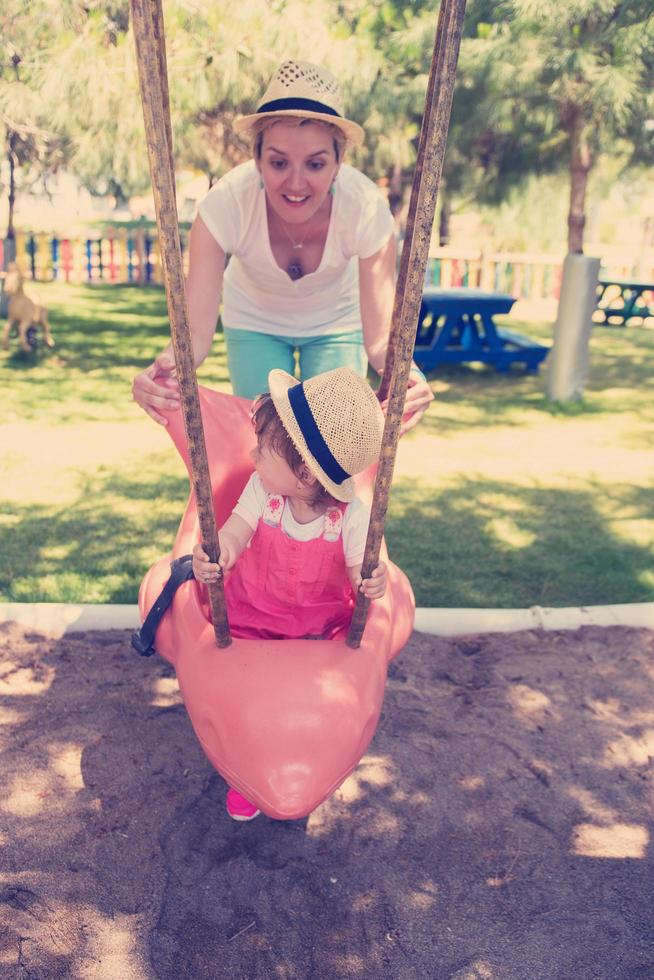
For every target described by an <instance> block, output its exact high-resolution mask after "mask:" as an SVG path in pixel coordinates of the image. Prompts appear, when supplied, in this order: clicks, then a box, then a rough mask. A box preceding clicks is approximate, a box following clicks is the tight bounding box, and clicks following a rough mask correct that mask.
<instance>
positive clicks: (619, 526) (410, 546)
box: [0, 284, 654, 607]
mask: <svg viewBox="0 0 654 980" xmlns="http://www.w3.org/2000/svg"><path fill="white" fill-rule="evenodd" d="M38 288H39V292H41V294H42V297H43V299H44V300H45V301H46V302H47V304H48V305H49V308H50V311H51V317H50V318H51V322H52V326H53V333H54V336H55V338H56V340H57V347H56V348H55V350H54V351H39V352H38V353H37V355H36V356H25V355H23V354H21V353H19V352H17V350H16V348H17V345H16V342H15V340H14V341H13V346H12V349H11V351H10V353H9V354H5V353H1V354H0V383H1V384H2V390H3V391H4V392H5V393H6V395H7V397H6V398H5V401H4V412H3V419H2V421H1V422H0V445H2V447H3V480H2V486H1V487H0V535H1V538H2V545H3V546H2V549H1V550H0V601H5V602H6V601H25V602H26V601H57V602H134V601H135V597H136V593H137V590H138V584H139V582H140V579H141V578H142V575H143V573H144V572H145V570H146V569H147V567H148V566H149V565H150V564H151V563H152V562H153V561H154V560H155V559H156V558H157V557H159V556H160V555H161V554H163V553H165V552H167V551H168V550H169V548H170V545H171V542H172V539H173V537H174V534H175V529H176V526H177V523H178V521H179V518H180V516H181V513H182V510H183V507H184V502H185V500H186V496H187V492H188V483H187V479H186V475H185V471H184V469H183V467H182V464H181V462H180V461H179V459H178V458H177V456H176V453H175V452H174V450H173V449H172V447H171V446H169V444H168V443H167V440H166V437H165V434H164V433H163V430H161V429H160V428H159V427H156V426H155V425H154V423H150V422H149V420H147V419H146V417H145V416H144V415H143V414H142V413H141V412H140V411H139V410H138V409H137V408H136V406H135V405H134V403H133V402H132V400H131V394H130V386H131V381H132V378H133V376H134V374H135V373H136V371H137V370H138V369H139V368H141V367H143V366H145V365H146V364H148V363H150V361H151V360H152V357H153V356H154V354H155V353H157V352H158V351H159V350H160V349H161V348H162V347H163V345H164V343H165V342H166V340H167V336H168V326H167V320H166V312H165V299H164V296H163V293H162V291H161V290H157V289H141V288H138V287H110V286H94V287H84V286H65V285H63V284H49V285H47V286H45V285H44V286H39V287H38ZM507 322H508V323H510V324H511V326H512V328H513V329H516V330H518V331H520V332H523V333H527V334H531V335H532V336H534V337H541V338H543V339H545V340H549V338H550V335H551V325H549V324H545V323H528V324H527V323H520V322H519V321H517V320H515V319H512V318H508V320H507ZM653 348H654V330H652V329H647V328H642V327H628V328H626V329H619V328H605V327H598V328H596V329H595V331H594V334H593V338H592V353H591V375H590V380H589V383H588V386H587V390H586V397H585V399H584V402H583V403H582V404H577V405H573V406H569V407H567V408H562V407H560V406H556V405H552V404H551V403H549V402H548V400H547V398H546V396H545V384H544V373H541V375H540V376H535V375H523V374H519V373H511V374H508V375H501V374H497V373H495V372H493V371H490V370H488V369H484V368H474V367H448V368H444V369H441V370H439V371H437V372H434V373H433V375H432V378H431V381H432V385H433V388H434V392H435V394H436V401H435V404H434V406H433V408H432V409H431V411H430V413H429V414H428V416H427V417H426V419H425V420H424V422H423V424H422V425H421V426H419V427H418V429H417V430H416V431H415V432H414V433H412V434H411V435H410V436H409V437H407V438H406V439H405V440H404V441H403V445H402V447H401V452H400V454H399V456H398V464H397V468H396V479H395V485H394V490H393V497H392V501H391V505H390V508H389V515H388V522H387V540H388V543H389V549H390V551H391V555H392V557H393V558H394V559H395V561H397V563H398V564H400V565H401V566H402V568H404V569H405V571H406V572H407V573H408V574H409V576H410V578H411V581H412V583H413V586H414V589H415V592H416V599H417V601H418V604H419V605H426V606H449V607H452V606H491V607H511V606H515V607H523V606H528V605H532V604H540V605H579V604H588V605H590V604H600V603H611V602H638V601H651V600H652V598H653V596H654V559H653V547H652V545H653V541H654V516H653V515H654V508H653V506H652V504H653V499H652V498H653V497H654V481H653V479H652V476H653V475H654V464H652V459H651V448H652V444H653V440H652V434H653V430H654V404H653V400H652V398H651V393H650V391H649V390H648V388H651V381H652V374H653V372H652V368H651V363H652V353H653ZM200 381H201V383H204V384H209V385H212V386H217V387H221V388H226V389H228V388H229V380H228V375H227V370H226V366H225V352H224V345H223V341H222V336H221V335H218V336H217V338H216V342H215V345H214V352H213V354H212V357H211V358H210V359H209V362H208V363H206V364H205V365H203V367H202V369H201V371H200Z"/></svg>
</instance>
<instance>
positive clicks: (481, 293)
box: [414, 286, 549, 372]
mask: <svg viewBox="0 0 654 980" xmlns="http://www.w3.org/2000/svg"><path fill="white" fill-rule="evenodd" d="M514 303H515V299H514V297H513V296H509V295H508V294H505V293H491V292H486V291H485V290H483V289H439V288H437V287H435V286H427V287H426V288H425V290H424V292H423V295H422V303H421V305H420V315H419V318H418V329H417V332H416V346H415V350H414V359H415V362H416V364H417V365H418V366H419V367H420V368H421V369H422V370H423V371H430V370H432V369H433V368H435V367H437V366H438V365H439V364H462V363H464V362H468V361H480V362H481V363H482V364H490V365H492V366H493V367H494V368H495V370H496V371H508V370H509V368H510V366H511V365H512V364H521V365H522V366H523V367H524V370H525V371H530V372H537V371H538V368H539V366H540V363H541V361H543V359H544V358H545V357H546V356H547V354H548V352H549V347H545V346H543V345H542V344H539V343H537V342H536V341H535V340H532V339H531V338H530V337H525V336H523V335H522V334H518V333H515V332H514V331H512V330H505V329H504V328H501V327H498V326H497V324H496V323H495V317H496V316H497V315H498V314H501V313H508V312H509V311H510V310H511V307H512V306H513V304H514Z"/></svg>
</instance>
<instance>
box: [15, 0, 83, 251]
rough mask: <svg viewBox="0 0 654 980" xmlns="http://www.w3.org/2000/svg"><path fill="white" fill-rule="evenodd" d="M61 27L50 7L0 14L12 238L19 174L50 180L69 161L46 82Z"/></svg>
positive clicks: (34, 6) (27, 178) (19, 6)
mask: <svg viewBox="0 0 654 980" xmlns="http://www.w3.org/2000/svg"><path fill="white" fill-rule="evenodd" d="M55 33H56V25H55V22H54V21H53V18H52V16H51V10H50V8H47V7H46V6H44V5H40V4H37V3H34V4H32V6H31V8H30V10H29V11H28V10H27V9H26V6H25V4H21V3H17V2H8V3H7V4H6V5H4V6H3V10H2V13H1V14H0V134H1V137H2V142H3V146H4V156H5V159H6V161H7V171H8V180H7V183H8V187H7V194H8V220H7V232H6V237H7V238H8V239H13V238H14V208H15V202H16V193H17V186H18V175H19V173H20V174H21V177H22V182H23V183H27V182H29V181H30V180H31V181H32V182H35V181H37V180H41V181H44V182H45V180H46V179H47V177H48V175H49V174H51V173H54V172H56V170H57V169H58V168H59V167H60V166H61V165H62V164H63V163H64V162H65V160H66V159H67V157H68V155H69V151H70V146H69V142H68V140H67V137H66V133H65V132H64V131H60V130H57V129H56V128H54V127H53V126H52V125H51V112H52V94H53V93H51V92H49V90H48V89H47V87H45V86H44V83H43V67H44V63H45V57H44V53H45V52H46V51H47V49H48V48H49V46H50V44H51V43H52V40H53V37H54V36H55Z"/></svg>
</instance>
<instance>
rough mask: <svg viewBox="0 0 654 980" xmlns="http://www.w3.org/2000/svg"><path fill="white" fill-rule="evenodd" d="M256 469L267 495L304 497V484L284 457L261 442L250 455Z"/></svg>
mask: <svg viewBox="0 0 654 980" xmlns="http://www.w3.org/2000/svg"><path fill="white" fill-rule="evenodd" d="M250 458H251V460H252V462H253V463H254V468H255V470H256V471H257V473H258V474H259V476H260V477H261V482H262V483H263V485H264V488H265V490H266V493H281V494H282V495H283V496H284V497H289V496H290V497H299V496H302V490H303V484H302V481H301V480H300V478H299V477H298V476H297V475H296V474H295V473H294V472H293V470H292V469H291V467H290V466H289V465H288V463H287V462H286V460H285V459H284V457H283V456H280V455H279V453H276V452H275V450H274V449H271V448H270V446H268V445H267V444H266V443H265V442H262V441H261V440H259V442H258V443H257V448H256V449H253V450H252V452H251V453H250Z"/></svg>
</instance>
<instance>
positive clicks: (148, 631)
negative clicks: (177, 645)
mask: <svg viewBox="0 0 654 980" xmlns="http://www.w3.org/2000/svg"><path fill="white" fill-rule="evenodd" d="M192 562H193V555H183V556H182V557H181V558H175V559H173V561H171V563H170V578H169V579H168V581H167V582H166V584H165V585H164V587H163V589H162V590H161V592H160V594H159V596H158V597H157V599H156V600H155V602H154V604H153V606H152V609H151V610H150V612H149V613H148V614H147V616H146V617H145V622H144V623H143V626H142V627H141V628H140V630H137V631H136V633H133V634H132V646H133V647H134V649H135V650H136V652H137V653H140V654H141V656H142V657H151V656H152V654H153V653H156V652H157V651H156V650H155V648H154V637H155V633H156V632H157V627H158V626H159V623H160V622H161V620H162V617H163V615H164V613H165V612H166V610H167V609H168V607H169V605H170V604H171V602H172V601H173V598H174V596H175V593H176V592H177V590H178V588H179V587H180V585H182V584H183V583H184V582H188V581H189V579H192V578H195V576H194V575H193V566H192Z"/></svg>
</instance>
